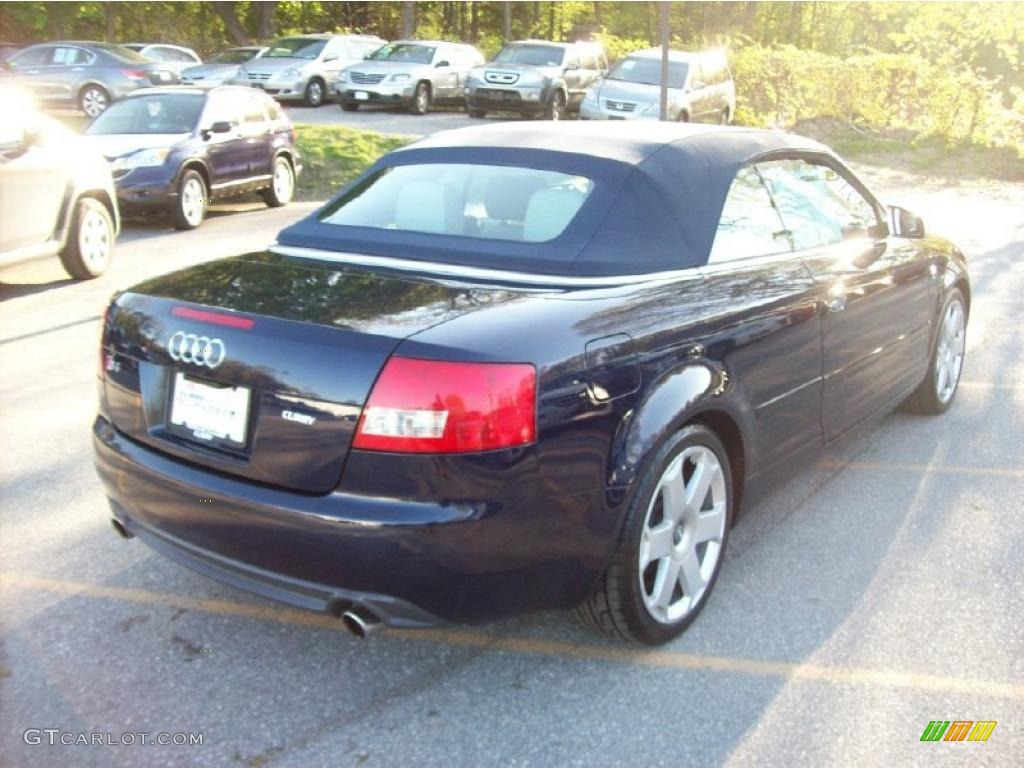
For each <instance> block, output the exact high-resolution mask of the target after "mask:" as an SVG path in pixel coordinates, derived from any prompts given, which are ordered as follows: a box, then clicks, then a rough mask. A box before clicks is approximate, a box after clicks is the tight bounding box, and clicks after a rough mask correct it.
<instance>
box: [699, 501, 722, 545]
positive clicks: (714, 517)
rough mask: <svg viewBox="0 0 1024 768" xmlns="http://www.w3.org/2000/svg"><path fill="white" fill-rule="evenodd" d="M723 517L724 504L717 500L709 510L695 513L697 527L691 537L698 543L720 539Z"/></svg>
mask: <svg viewBox="0 0 1024 768" xmlns="http://www.w3.org/2000/svg"><path fill="white" fill-rule="evenodd" d="M724 517H725V504H724V503H723V502H718V503H717V504H715V505H714V506H713V507H712V508H711V511H710V512H705V513H703V514H699V515H697V527H696V530H695V531H694V535H693V539H694V541H695V542H697V543H698V544H700V543H702V542H705V541H721V539H722V527H723V526H722V519H723V518H724Z"/></svg>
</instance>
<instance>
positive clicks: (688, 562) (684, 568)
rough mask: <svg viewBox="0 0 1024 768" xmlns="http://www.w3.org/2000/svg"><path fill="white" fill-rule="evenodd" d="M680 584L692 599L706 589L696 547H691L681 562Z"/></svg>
mask: <svg viewBox="0 0 1024 768" xmlns="http://www.w3.org/2000/svg"><path fill="white" fill-rule="evenodd" d="M679 584H680V585H681V586H682V588H683V593H684V594H685V595H686V596H687V597H689V598H690V599H691V600H692V599H694V598H696V597H697V595H699V594H700V592H701V590H702V589H704V576H703V574H702V573H701V572H700V560H698V559H697V551H696V550H695V549H691V550H690V551H689V552H688V553H687V554H686V557H685V558H683V560H682V562H681V563H680V569H679Z"/></svg>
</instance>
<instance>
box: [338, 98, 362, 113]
mask: <svg viewBox="0 0 1024 768" xmlns="http://www.w3.org/2000/svg"><path fill="white" fill-rule="evenodd" d="M341 108H342V109H343V110H345V111H346V112H355V111H356V110H357V109H359V102H356V101H342V102H341Z"/></svg>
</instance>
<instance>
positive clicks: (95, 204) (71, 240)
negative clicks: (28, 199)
mask: <svg viewBox="0 0 1024 768" xmlns="http://www.w3.org/2000/svg"><path fill="white" fill-rule="evenodd" d="M97 238H101V239H102V240H103V241H104V242H102V243H100V242H99V241H98V240H97ZM113 256H114V220H113V219H112V218H111V216H110V211H108V210H107V206H105V205H104V204H103V203H101V202H100V201H99V200H94V199H92V198H89V197H84V198H82V199H81V200H79V201H78V203H77V204H76V205H75V212H74V214H73V217H72V219H71V226H70V227H69V229H68V239H67V242H66V243H65V244H64V248H63V249H62V250H61V252H60V263H61V264H62V265H63V266H64V269H65V270H66V271H67V273H68V274H69V275H71V276H72V277H73V278H75V279H76V280H91V279H92V278H94V277H99V276H100V275H102V274H103V273H104V272H106V271H107V268H108V267H109V266H110V262H111V260H112V259H113Z"/></svg>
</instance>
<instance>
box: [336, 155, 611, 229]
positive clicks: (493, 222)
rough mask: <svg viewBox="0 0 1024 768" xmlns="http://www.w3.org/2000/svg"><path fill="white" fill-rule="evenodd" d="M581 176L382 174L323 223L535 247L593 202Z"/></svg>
mask: <svg viewBox="0 0 1024 768" xmlns="http://www.w3.org/2000/svg"><path fill="white" fill-rule="evenodd" d="M593 187H594V183H593V182H592V181H591V180H590V179H588V178H586V177H585V176H573V175H570V174H567V173H561V172H559V171H545V170H538V169H535V168H516V167H509V166H496V165H476V164H471V163H422V164H419V165H399V166H396V167H393V168H385V169H384V170H382V171H379V172H378V173H376V174H374V175H373V176H370V177H369V178H367V179H365V180H364V181H363V182H361V183H360V184H357V185H356V186H355V187H353V188H352V189H350V190H349V191H348V193H347V194H345V195H343V196H342V197H341V198H340V199H339V200H338V201H337V202H335V203H334V204H333V205H331V206H329V207H328V208H327V209H326V210H325V211H324V213H323V214H321V217H320V219H321V221H323V222H324V223H326V224H336V225H339V226H348V227H373V228H376V229H392V230H400V231H406V232H426V233H429V234H434V235H456V236H463V237H475V238H483V239H486V240H512V241H516V242H526V243H540V242H546V241H548V240H553V239H554V238H556V237H558V236H559V235H560V234H562V232H563V231H565V228H566V227H568V226H569V223H570V222H571V221H572V220H573V219H574V218H575V216H576V213H577V212H578V211H579V209H580V207H581V206H582V205H583V203H584V201H585V200H586V199H587V197H588V195H590V192H591V190H592V189H593Z"/></svg>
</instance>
